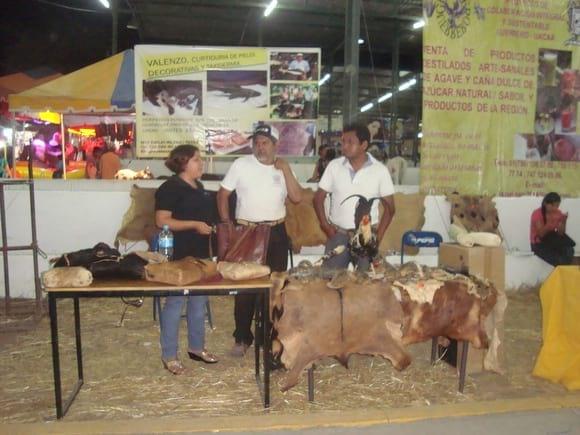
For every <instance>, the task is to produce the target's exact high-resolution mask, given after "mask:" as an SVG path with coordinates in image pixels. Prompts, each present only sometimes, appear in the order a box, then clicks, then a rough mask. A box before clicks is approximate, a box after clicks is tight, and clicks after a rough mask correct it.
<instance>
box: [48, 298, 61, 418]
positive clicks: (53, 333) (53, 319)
mask: <svg viewBox="0 0 580 435" xmlns="http://www.w3.org/2000/svg"><path fill="white" fill-rule="evenodd" d="M48 315H49V317H50V338H51V342H52V373H53V375H54V400H55V402H56V418H57V419H60V418H62V416H63V414H62V392H61V385H60V357H59V353H58V323H57V313H56V298H55V296H54V295H53V294H52V293H49V294H48Z"/></svg>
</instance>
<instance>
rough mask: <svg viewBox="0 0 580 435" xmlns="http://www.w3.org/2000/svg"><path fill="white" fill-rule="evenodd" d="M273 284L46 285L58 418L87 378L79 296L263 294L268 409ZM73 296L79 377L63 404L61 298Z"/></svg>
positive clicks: (262, 386) (260, 313)
mask: <svg viewBox="0 0 580 435" xmlns="http://www.w3.org/2000/svg"><path fill="white" fill-rule="evenodd" d="M271 285H272V283H271V281H270V279H269V278H267V277H266V278H261V279H255V280H248V281H228V280H222V279H220V280H212V281H207V282H198V283H195V284H193V285H188V286H184V287H176V286H172V285H167V284H160V283H154V282H149V281H144V280H95V281H94V282H93V283H92V284H91V285H90V286H88V287H55V288H45V289H44V291H45V292H46V293H47V294H48V311H49V316H50V334H51V341H52V366H53V373H54V395H55V401H56V417H57V419H60V418H62V417H64V415H65V414H66V412H67V411H68V409H69V407H70V405H71V404H72V402H73V401H74V399H75V397H76V396H77V394H78V392H79V391H80V389H81V387H82V385H83V381H84V375H83V358H82V342H81V320H80V310H79V298H110V297H135V296H139V297H141V296H151V297H153V296H186V295H200V296H201V295H208V296H219V295H230V296H235V295H238V294H247V293H249V294H256V295H262V298H258V300H260V299H261V300H262V304H261V309H260V307H259V306H258V304H257V305H256V320H255V328H256V334H255V336H258V331H259V329H260V328H262V334H261V335H262V336H263V340H262V341H263V344H260V343H259V340H257V341H256V340H255V342H254V347H255V371H256V382H257V384H258V389H259V391H260V393H261V395H262V399H263V402H264V408H268V407H269V406H270V361H269V355H270V349H271V337H270V329H271V328H270V316H269V311H270V287H271ZM66 298H70V299H73V303H74V323H75V338H76V353H77V371H78V379H77V382H76V384H75V386H74V388H73V391H72V392H71V393H70V395H69V396H68V397H67V399H66V401H65V402H64V403H63V400H62V389H61V379H60V356H59V350H58V322H57V301H58V300H59V299H66ZM261 347H263V349H262V359H263V366H264V379H263V380H262V378H261V376H260V348H261Z"/></svg>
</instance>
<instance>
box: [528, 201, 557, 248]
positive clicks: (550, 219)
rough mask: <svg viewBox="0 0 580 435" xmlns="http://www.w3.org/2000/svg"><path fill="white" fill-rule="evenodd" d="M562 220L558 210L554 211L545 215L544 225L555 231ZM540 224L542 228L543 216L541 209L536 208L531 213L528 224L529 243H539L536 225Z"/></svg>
mask: <svg viewBox="0 0 580 435" xmlns="http://www.w3.org/2000/svg"><path fill="white" fill-rule="evenodd" d="M563 219H564V213H562V212H561V211H560V209H556V210H554V211H552V212H550V213H548V214H547V215H546V225H547V226H548V227H549V228H551V229H555V228H557V227H558V225H560V223H561V222H562V220H563ZM537 222H540V223H541V224H542V226H543V225H544V216H542V208H541V207H540V208H538V209H536V210H534V212H533V213H532V218H531V222H530V243H532V244H534V243H540V238H539V237H538V234H537V229H536V223H537Z"/></svg>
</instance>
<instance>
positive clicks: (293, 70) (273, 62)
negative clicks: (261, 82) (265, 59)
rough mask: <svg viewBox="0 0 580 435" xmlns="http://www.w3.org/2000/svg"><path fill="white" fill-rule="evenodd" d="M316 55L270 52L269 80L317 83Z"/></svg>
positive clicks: (317, 62) (317, 61)
mask: <svg viewBox="0 0 580 435" xmlns="http://www.w3.org/2000/svg"><path fill="white" fill-rule="evenodd" d="M318 65H319V60H318V53H303V52H295V51H294V52H286V51H272V52H270V80H302V81H304V80H306V81H308V80H313V81H318Z"/></svg>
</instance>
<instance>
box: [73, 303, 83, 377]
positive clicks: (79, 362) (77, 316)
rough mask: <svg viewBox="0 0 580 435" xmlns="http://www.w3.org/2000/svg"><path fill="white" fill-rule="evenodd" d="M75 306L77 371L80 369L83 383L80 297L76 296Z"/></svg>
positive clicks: (79, 372)
mask: <svg viewBox="0 0 580 435" xmlns="http://www.w3.org/2000/svg"><path fill="white" fill-rule="evenodd" d="M74 307H75V338H76V345H77V371H78V374H79V376H78V378H79V381H80V382H81V384H82V383H83V380H84V376H83V346H82V343H81V315H80V309H79V298H74Z"/></svg>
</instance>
